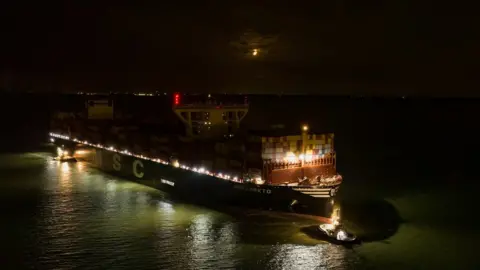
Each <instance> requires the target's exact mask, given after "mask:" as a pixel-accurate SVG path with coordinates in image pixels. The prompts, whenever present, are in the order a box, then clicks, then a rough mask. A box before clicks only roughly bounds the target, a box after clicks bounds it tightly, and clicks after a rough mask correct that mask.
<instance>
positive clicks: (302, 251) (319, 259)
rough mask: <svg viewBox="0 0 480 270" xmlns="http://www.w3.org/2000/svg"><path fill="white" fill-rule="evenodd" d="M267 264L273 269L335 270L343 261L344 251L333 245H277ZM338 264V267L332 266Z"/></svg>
mask: <svg viewBox="0 0 480 270" xmlns="http://www.w3.org/2000/svg"><path fill="white" fill-rule="evenodd" d="M274 254H275V255H274V257H273V258H272V259H271V261H270V262H269V264H270V265H272V268H273V269H319V268H320V269H324V268H325V269H327V268H328V269H330V268H331V269H336V268H337V267H341V266H342V265H341V263H342V262H344V259H345V249H342V248H338V247H336V246H333V245H325V244H320V245H316V246H301V245H291V244H285V245H279V246H277V247H276V250H275V252H274ZM332 262H339V265H332V264H331V263H332Z"/></svg>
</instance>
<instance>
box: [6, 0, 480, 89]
mask: <svg viewBox="0 0 480 270" xmlns="http://www.w3.org/2000/svg"><path fill="white" fill-rule="evenodd" d="M11 2H13V3H10V4H7V3H3V2H2V4H0V5H3V6H2V7H1V11H0V12H1V17H2V20H4V22H3V23H2V26H1V27H2V28H4V29H3V30H2V36H3V37H2V41H1V43H2V45H1V46H2V51H1V55H0V56H1V59H2V61H0V62H1V64H0V65H1V70H0V71H1V76H2V81H1V82H2V83H3V85H4V86H5V85H7V86H9V87H12V86H13V87H14V88H18V89H20V88H35V89H64V90H83V91H85V90H87V91H88V90H93V89H95V90H107V91H110V90H120V91H122V90H134V89H136V90H161V91H163V90H168V89H178V90H181V91H222V92H269V93H275V92H280V91H282V92H310V93H324V94H335V93H337V94H367V95H368V94H375V95H391V94H396V95H404V94H406V95H409V94H418V95H441V96H443V95H456V96H459V95H463V96H464V95H470V96H476V95H477V92H479V91H478V90H476V89H477V87H478V83H477V82H476V79H477V78H476V77H477V76H475V75H476V73H478V70H480V69H479V68H478V66H479V64H478V63H479V62H478V61H479V60H480V57H479V49H480V46H479V45H480V42H479V36H478V32H479V31H478V27H477V26H476V25H477V24H478V19H477V18H475V15H476V10H477V9H476V8H475V7H471V6H468V5H465V4H464V3H460V2H450V3H447V2H438V1H437V2H434V1H431V2H429V1H411V0H403V1H400V0H391V1H375V0H366V1H354V0H348V1H347V0H343V1H319V2H324V3H322V4H316V5H310V6H307V5H299V4H298V3H299V2H298V1H288V2H287V1H277V2H287V3H285V4H278V3H275V1H271V2H268V3H274V4H273V5H272V4H266V3H267V1H256V2H257V3H256V4H251V5H250V4H248V1H243V2H241V3H242V5H236V6H234V5H231V4H225V3H223V4H221V3H222V2H229V3H230V2H234V1H216V2H214V1H210V2H209V3H210V4H208V5H200V4H196V5H195V6H193V5H192V4H191V3H192V2H194V1H175V4H169V2H168V1H155V2H154V3H155V4H140V3H136V4H135V5H133V4H132V5H121V4H116V5H107V4H98V3H96V4H95V5H93V4H88V3H87V2H84V1H75V2H77V4H72V3H70V2H73V1H63V2H65V3H61V2H60V1H59V3H57V5H54V4H52V3H46V2H48V1H35V2H33V3H31V2H28V3H27V2H22V1H11ZM97 2H104V1H97ZM108 2H110V1H108ZM135 2H141V1H135ZM170 2H173V1H170ZM217 2H218V3H217ZM305 2H307V1H305ZM308 2H314V1H308ZM132 3H133V2H132ZM206 3H207V2H206ZM219 3H220V4H219ZM238 3H240V2H238ZM252 3H253V1H252ZM264 3H265V4H264ZM245 33H256V35H257V36H259V37H262V38H263V39H260V40H261V41H262V40H263V41H262V42H261V43H260V46H263V47H261V48H262V51H261V52H260V53H259V55H258V56H257V57H252V55H251V54H249V53H248V52H249V51H248V50H249V48H250V49H251V48H252V47H251V46H256V45H251V46H250V47H249V46H240V47H239V46H234V45H235V44H236V45H238V44H240V43H239V42H237V41H241V40H242V39H241V37H242V35H244V34H245ZM250 36H252V35H250ZM254 36H255V35H254ZM268 37H271V39H267V38H268ZM265 40H267V41H270V43H268V42H266V41H265ZM247 41H248V42H250V43H251V44H255V39H252V38H250V40H248V39H247Z"/></svg>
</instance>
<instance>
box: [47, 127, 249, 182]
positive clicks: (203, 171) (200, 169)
mask: <svg viewBox="0 0 480 270" xmlns="http://www.w3.org/2000/svg"><path fill="white" fill-rule="evenodd" d="M50 136H51V137H53V138H58V139H63V140H67V141H73V142H77V143H81V144H84V145H88V146H92V147H96V148H100V149H104V150H107V151H111V152H116V153H121V154H124V155H128V156H132V157H136V158H139V159H144V160H150V161H153V162H156V163H161V164H163V165H170V166H173V167H176V168H180V169H183V170H189V171H193V172H196V173H200V174H206V175H209V176H213V177H217V178H221V179H225V180H230V181H234V182H239V181H241V179H240V180H239V178H238V177H236V176H235V177H231V176H230V175H228V174H222V173H213V172H210V171H208V170H206V169H205V168H203V167H188V166H185V165H182V164H180V163H179V162H178V161H174V162H168V161H165V160H161V159H159V158H150V157H146V156H144V155H137V154H134V153H132V152H130V151H128V150H118V149H116V148H115V147H113V146H109V147H107V146H104V145H101V144H94V143H90V142H88V141H82V140H79V139H77V138H70V137H69V136H65V135H62V134H57V133H53V132H51V133H50Z"/></svg>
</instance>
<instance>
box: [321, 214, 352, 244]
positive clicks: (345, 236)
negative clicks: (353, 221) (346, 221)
mask: <svg viewBox="0 0 480 270" xmlns="http://www.w3.org/2000/svg"><path fill="white" fill-rule="evenodd" d="M318 230H319V231H320V232H321V233H322V234H324V235H326V236H327V237H329V238H330V240H331V241H332V242H334V243H341V244H343V243H350V244H352V243H355V242H357V237H356V236H355V235H353V234H351V233H348V232H347V231H346V230H345V228H344V227H343V225H342V224H341V223H340V218H339V215H338V214H337V215H335V216H334V217H333V219H332V223H324V224H320V225H319V226H318Z"/></svg>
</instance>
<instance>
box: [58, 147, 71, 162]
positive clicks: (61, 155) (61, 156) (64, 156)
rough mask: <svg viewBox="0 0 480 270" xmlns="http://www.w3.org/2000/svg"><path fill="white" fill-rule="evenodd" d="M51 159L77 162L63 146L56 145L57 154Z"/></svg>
mask: <svg viewBox="0 0 480 270" xmlns="http://www.w3.org/2000/svg"><path fill="white" fill-rule="evenodd" d="M53 159H54V160H57V161H60V162H77V159H76V158H75V157H73V156H71V155H70V152H69V151H68V150H65V149H64V148H63V147H57V156H56V157H54V158H53Z"/></svg>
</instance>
